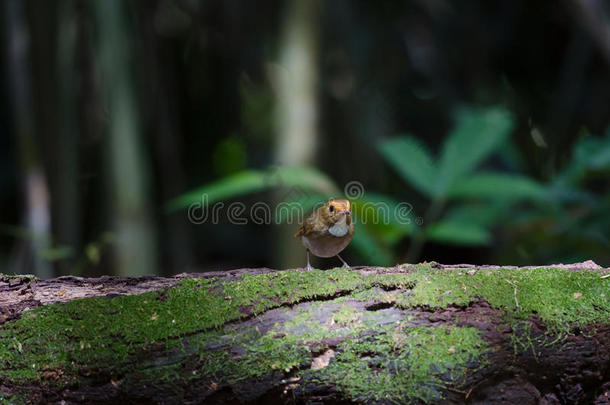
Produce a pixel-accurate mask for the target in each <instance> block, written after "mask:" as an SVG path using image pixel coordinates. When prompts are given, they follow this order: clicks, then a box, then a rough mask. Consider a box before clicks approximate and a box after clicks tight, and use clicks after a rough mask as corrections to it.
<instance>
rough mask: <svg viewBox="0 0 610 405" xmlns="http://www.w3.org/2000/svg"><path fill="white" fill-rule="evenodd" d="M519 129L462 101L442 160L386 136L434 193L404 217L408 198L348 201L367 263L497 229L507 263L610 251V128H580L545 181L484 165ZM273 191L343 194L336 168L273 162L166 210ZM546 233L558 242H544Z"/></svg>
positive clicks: (392, 156)
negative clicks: (590, 131)
mask: <svg viewBox="0 0 610 405" xmlns="http://www.w3.org/2000/svg"><path fill="white" fill-rule="evenodd" d="M513 127H514V119H513V117H512V115H511V114H510V113H509V112H508V111H507V110H506V109H505V108H502V107H491V108H461V109H459V110H458V111H457V112H456V114H455V126H454V128H453V129H452V130H451V131H450V132H449V133H448V135H447V137H446V139H445V141H444V142H443V144H442V146H441V149H440V150H441V151H440V154H439V157H438V158H435V157H434V156H433V155H432V154H431V153H430V152H429V151H428V150H427V148H426V146H425V145H423V144H422V143H421V142H420V141H418V139H417V138H415V137H413V136H399V137H395V138H391V139H388V140H385V141H383V142H381V143H380V144H379V151H380V153H381V154H382V155H383V157H384V158H385V159H386V161H387V162H388V163H389V164H390V166H391V167H392V168H394V170H395V171H396V172H397V173H398V174H399V176H400V177H401V178H402V179H403V181H404V182H405V184H407V185H409V186H410V187H412V188H413V189H415V190H417V191H418V192H419V193H421V194H422V195H423V196H425V197H426V198H427V199H429V203H428V204H427V206H428V209H427V211H426V212H425V214H424V216H423V218H421V217H417V218H416V215H415V213H414V212H412V208H413V206H412V205H410V204H408V205H407V206H404V207H402V210H403V212H402V214H404V215H398V216H397V213H399V214H400V213H401V206H400V204H401V203H400V202H399V201H398V200H396V199H395V198H394V197H392V196H389V195H387V194H380V193H374V192H368V191H367V192H364V190H362V191H363V192H362V193H361V194H359V195H357V196H356V198H353V199H351V201H352V208H353V209H352V211H353V215H354V220H355V223H356V224H357V228H356V232H355V235H354V239H353V242H352V244H351V245H350V249H351V250H352V251H354V252H355V253H356V254H357V255H358V256H360V257H361V259H363V260H365V262H367V263H373V264H378V265H391V264H393V263H395V262H397V261H399V260H400V259H401V258H402V257H401V251H400V249H401V247H402V246H404V245H403V243H401V242H402V241H403V240H405V238H407V239H408V240H409V243H408V246H409V248H408V250H407V254H406V259H407V260H408V261H416V260H418V259H420V254H421V251H422V249H423V247H424V245H425V244H426V243H428V242H433V243H441V244H444V245H456V246H490V245H492V244H493V243H494V242H496V243H497V242H498V240H494V239H497V238H498V236H497V235H500V237H501V238H503V239H504V240H503V243H502V244H501V248H499V249H497V252H496V254H497V257H498V258H499V259H500V260H503V261H506V262H510V261H512V262H514V257H515V254H516V255H517V256H520V257H521V258H522V259H521V262H522V263H523V264H526V263H530V264H531V263H543V262H547V261H549V260H551V261H552V260H566V261H570V260H572V261H574V260H583V259H585V256H586V254H584V255H583V253H579V254H576V255H572V254H570V252H567V251H566V250H565V248H564V247H565V246H566V245H570V244H574V243H576V241H579V240H580V242H579V244H581V245H583V246H582V249H581V250H579V252H583V251H589V252H591V253H590V254H591V255H593V254H595V255H596V256H597V257H599V256H604V255H607V253H604V252H605V251H607V248H608V245H609V243H608V238H607V236H606V234H605V232H604V230H605V229H609V227H610V218H609V217H608V215H607V212H608V210H610V196H608V195H603V194H600V195H598V194H597V193H596V192H595V190H594V189H591V186H592V185H594V182H595V179H596V178H598V179H599V178H603V177H604V176H606V175H608V172H609V171H610V131H608V133H607V134H606V136H605V137H594V136H591V135H583V136H582V137H581V138H580V139H579V141H578V142H577V144H576V145H575V148H574V154H573V157H572V160H571V161H570V163H569V164H568V165H567V166H566V167H565V169H564V170H563V171H562V172H561V173H559V174H558V175H557V176H555V177H553V178H552V179H551V180H549V181H548V182H546V183H541V182H539V181H536V180H534V179H532V178H530V177H528V176H526V175H524V174H521V173H515V172H513V173H507V172H499V171H489V170H481V166H482V165H483V164H484V163H485V162H486V161H489V160H490V159H491V158H492V157H493V156H496V157H497V156H499V155H501V154H502V152H503V150H505V149H506V146H507V144H508V142H509V134H510V132H511V131H512V128H513ZM271 189H274V190H281V193H279V194H277V195H279V196H280V199H281V201H277V202H276V204H277V203H280V202H289V203H297V204H298V205H297V207H299V208H300V209H302V210H304V212H305V215H308V214H309V213H310V212H311V211H312V210H313V209H315V208H316V207H317V206H319V204H320V203H323V202H324V201H326V200H327V199H328V198H332V197H338V196H342V195H343V193H342V192H341V191H340V187H339V186H338V185H337V184H336V183H335V182H334V181H333V180H332V179H331V178H330V177H329V176H327V175H326V174H324V173H321V172H320V171H318V170H316V169H314V168H311V167H296V168H281V167H273V168H270V169H267V170H259V171H257V170H246V171H240V172H238V173H235V174H233V175H230V176H227V177H225V178H222V179H221V180H218V181H216V182H213V183H210V184H208V185H205V186H203V187H200V188H197V189H195V190H193V191H190V192H188V193H185V194H183V195H181V196H179V197H177V198H176V199H174V200H172V201H170V202H169V203H168V204H167V208H168V210H169V211H170V212H171V211H175V210H179V209H184V208H188V207H189V206H190V205H191V204H199V203H201V202H202V196H204V195H205V196H206V198H207V200H206V202H207V203H208V204H213V203H215V202H218V201H223V200H231V199H235V198H237V197H240V196H244V195H247V194H252V193H256V192H261V191H265V190H271ZM345 191H347V190H345ZM403 204H404V203H403ZM276 214H277V212H276ZM291 219H292V220H294V218H293V217H289V215H288V213H287V212H286V211H282V212H280V213H279V216H278V217H276V218H273V220H275V221H277V222H276V223H280V222H287V221H290V220H291ZM418 219H419V222H423V223H420V224H418V223H417V222H418ZM507 219H510V220H509V221H507ZM420 225H421V226H420ZM295 227H296V225H295ZM295 229H296V228H295ZM543 241H551V242H552V243H550V244H548V245H546V246H545V248H543V249H540V248H539V247H540V245H541V243H542V242H543Z"/></svg>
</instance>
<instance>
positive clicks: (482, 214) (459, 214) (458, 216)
mask: <svg viewBox="0 0 610 405" xmlns="http://www.w3.org/2000/svg"><path fill="white" fill-rule="evenodd" d="M510 209H511V204H510V201H506V200H494V201H493V202H491V203H490V202H481V201H479V202H476V203H471V204H460V205H458V206H455V207H453V208H451V209H449V211H447V213H446V214H445V215H444V217H443V219H444V221H447V222H449V223H458V224H460V226H461V224H469V223H470V224H473V225H475V226H478V227H482V228H485V229H489V228H491V227H492V226H494V225H496V224H497V223H499V222H503V221H505V220H506V216H507V215H508V214H509V213H510Z"/></svg>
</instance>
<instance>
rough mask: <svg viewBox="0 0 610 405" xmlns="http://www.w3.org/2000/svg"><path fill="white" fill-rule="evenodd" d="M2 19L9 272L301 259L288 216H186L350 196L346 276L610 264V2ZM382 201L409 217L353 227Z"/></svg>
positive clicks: (440, 2) (2, 187)
mask: <svg viewBox="0 0 610 405" xmlns="http://www.w3.org/2000/svg"><path fill="white" fill-rule="evenodd" d="M0 21H1V22H2V23H1V24H2V29H1V30H0V36H1V37H0V89H1V91H2V94H1V97H0V131H1V133H2V137H1V138H0V143H1V146H0V164H1V167H0V272H5V273H13V272H15V273H35V274H37V275H39V276H40V277H52V276H58V275H62V274H74V275H86V276H92V275H99V274H120V275H137V274H153V273H156V274H166V275H168V274H175V273H179V272H182V271H194V270H197V271H202V270H213V269H214V270H216V269H229V268H236V267H259V266H266V267H277V268H283V267H292V266H302V265H303V264H304V261H305V252H304V249H303V248H302V247H301V246H300V244H299V242H298V241H297V240H295V239H294V238H292V234H293V233H294V232H295V231H296V228H297V225H296V224H295V223H291V224H290V223H289V224H280V223H281V222H286V220H285V218H284V220H282V218H277V221H269V223H267V224H257V223H255V222H253V221H252V220H249V221H247V224H245V225H240V224H235V223H231V221H230V220H228V219H227V218H226V216H223V215H222V214H221V216H220V220H219V221H218V223H212V222H211V221H204V223H195V222H197V221H193V220H192V217H190V216H189V212H190V211H189V209H188V207H189V206H192V204H193V203H196V202H197V201H198V198H199V199H200V198H201V196H202V195H207V196H209V203H210V204H211V203H214V202H226V204H227V205H226V206H228V205H229V204H230V203H231V202H235V201H240V202H243V203H244V204H245V205H246V206H247V207H252V205H253V204H255V203H256V202H266V203H268V204H269V205H270V206H276V205H277V204H278V203H279V202H282V201H292V202H298V203H299V204H301V206H302V207H304V208H305V209H307V210H309V209H310V208H311V207H312V206H313V204H314V202H315V201H324V200H325V199H326V198H328V197H330V196H336V197H338V196H341V195H343V194H344V193H346V192H348V190H345V189H344V187H345V186H346V185H348V184H351V185H352V186H354V185H355V186H356V187H361V190H360V191H362V192H358V195H357V196H356V197H355V198H354V200H355V201H354V206H355V209H354V211H355V213H354V216H355V220H356V226H357V227H356V235H357V238H356V239H355V240H354V242H353V243H352V244H351V245H350V247H348V249H347V251H346V260H347V261H348V262H349V263H350V264H352V265H364V264H371V265H393V264H395V263H397V262H402V261H405V260H407V261H423V260H427V261H432V260H434V261H438V262H444V263H455V262H470V263H496V264H514V265H524V264H527V265H538V264H549V263H557V262H572V261H580V260H586V259H593V260H595V261H596V262H598V263H599V264H601V265H605V266H608V265H610V241H609V239H608V238H609V236H610V215H609V214H610V188H609V185H610V182H609V179H610V177H609V174H610V132H609V128H610V126H609V124H610V69H609V68H610V3H608V2H607V1H604V0H564V1H536V2H532V1H527V0H501V1H493V2H489V1H483V0H480V1H457V0H456V1H451V0H411V1H388V2H365V1H342V0H336V1H327V2H322V1H315V0H288V1H245V0H223V1H197V0H140V1H135V0H134V1H118V0H97V1H95V0H90V1H84V0H83V1H78V0H54V1H42V0H1V7H0ZM198 196H199V197H198ZM379 202H383V203H385V204H387V205H388V206H390V207H396V206H397V205H398V204H400V203H401V202H407V203H408V204H409V206H410V207H411V208H412V210H411V211H410V212H409V218H410V220H409V221H407V222H405V221H404V218H403V219H402V220H400V218H396V217H395V216H394V215H392V216H391V217H390V218H388V220H387V221H385V222H384V223H381V224H380V223H368V224H360V225H359V224H358V219H359V218H360V219H362V218H363V215H364V214H363V211H362V210H364V209H365V208H366V207H367V204H369V205H368V207H370V206H371V205H370V204H378V203H379ZM226 206H225V207H226ZM375 207H379V205H375ZM358 209H360V211H359V210H358ZM247 212H248V211H246V214H247ZM393 212H394V211H393ZM246 214H244V217H246V216H247V215H246ZM288 222H290V221H288ZM314 264H317V265H319V266H321V267H322V268H328V267H332V266H335V265H339V263H338V262H337V263H335V260H334V259H327V260H320V261H317V262H314Z"/></svg>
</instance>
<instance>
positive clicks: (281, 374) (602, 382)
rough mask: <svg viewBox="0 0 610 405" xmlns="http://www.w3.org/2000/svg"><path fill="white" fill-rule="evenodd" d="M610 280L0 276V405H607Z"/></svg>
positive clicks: (390, 273) (592, 269)
mask: <svg viewBox="0 0 610 405" xmlns="http://www.w3.org/2000/svg"><path fill="white" fill-rule="evenodd" d="M609 273H610V272H609V270H608V269H603V268H600V267H599V266H597V265H595V264H594V263H592V262H586V263H579V264H574V265H554V266H550V267H540V268H536V267H522V268H517V267H498V266H474V265H453V266H448V265H440V264H436V263H427V264H419V265H400V266H395V267H390V268H380V267H359V268H354V269H332V270H327V271H320V270H314V271H304V270H300V269H297V270H284V271H274V270H270V269H242V270H233V271H227V272H213V273H192V274H180V275H177V276H174V277H170V278H161V277H137V278H118V277H101V278H89V279H87V278H79V277H60V278H57V279H52V280H38V279H35V278H33V277H31V276H3V275H0V325H1V326H0V402H1V401H7V402H8V403H66V404H72V403H75V404H76V403H161V404H165V403H193V404H196V403H197V404H199V403H200V404H225V403H243V404H256V403H261V404H262V403H265V404H301V403H304V404H315V403H341V404H344V403H346V404H347V403H375V404H386V403H387V404H389V403H398V404H402V403H442V404H463V403H467V404H515V403H519V404H520V405H526V404H549V405H550V404H589V403H595V404H608V403H610V279H609V278H607V277H606V276H607V275H608V274H609Z"/></svg>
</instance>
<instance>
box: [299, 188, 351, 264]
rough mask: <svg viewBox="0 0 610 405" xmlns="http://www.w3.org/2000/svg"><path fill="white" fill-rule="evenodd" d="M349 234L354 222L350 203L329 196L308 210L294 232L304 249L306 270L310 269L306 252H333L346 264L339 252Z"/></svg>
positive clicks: (329, 255)
mask: <svg viewBox="0 0 610 405" xmlns="http://www.w3.org/2000/svg"><path fill="white" fill-rule="evenodd" d="M352 236H354V224H353V223H352V212H351V211H350V204H349V201H348V200H344V199H340V198H334V199H331V200H329V201H328V202H326V203H325V204H324V205H323V206H321V207H320V208H318V209H317V210H315V211H314V212H312V214H311V215H310V216H309V217H308V218H307V219H306V220H305V221H304V222H303V225H301V227H300V228H299V230H298V231H297V233H296V234H295V235H294V237H295V238H297V239H301V242H302V243H303V246H305V248H306V249H307V270H311V269H312V267H311V265H310V264H309V252H311V253H313V254H314V255H316V256H318V257H333V256H337V257H338V258H339V260H341V262H342V263H343V267H347V268H349V265H348V264H347V263H346V262H345V260H343V259H342V258H341V256H339V253H340V252H341V251H342V250H343V249H345V247H346V246H347V245H348V244H349V243H350V241H351V240H352Z"/></svg>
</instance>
